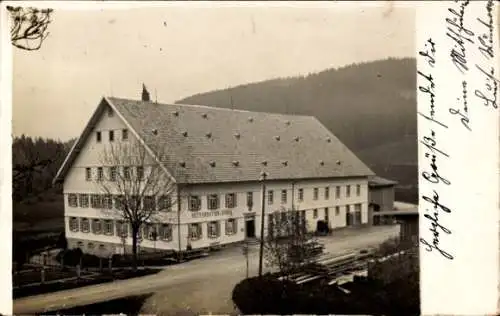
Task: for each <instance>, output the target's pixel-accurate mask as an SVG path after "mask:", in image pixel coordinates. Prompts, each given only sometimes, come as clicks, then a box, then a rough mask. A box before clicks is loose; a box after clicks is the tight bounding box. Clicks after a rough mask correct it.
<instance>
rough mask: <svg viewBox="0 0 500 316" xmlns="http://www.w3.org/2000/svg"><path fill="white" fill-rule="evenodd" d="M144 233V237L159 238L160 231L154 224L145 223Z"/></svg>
mask: <svg viewBox="0 0 500 316" xmlns="http://www.w3.org/2000/svg"><path fill="white" fill-rule="evenodd" d="M142 233H143V238H144V239H149V240H157V238H158V232H157V230H156V225H154V224H145V225H144V227H143V229H142Z"/></svg>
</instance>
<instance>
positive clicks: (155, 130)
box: [151, 128, 158, 136]
mask: <svg viewBox="0 0 500 316" xmlns="http://www.w3.org/2000/svg"><path fill="white" fill-rule="evenodd" d="M151 132H152V133H153V135H155V136H156V135H158V130H157V129H156V128H155V129H153V130H152V131H151Z"/></svg>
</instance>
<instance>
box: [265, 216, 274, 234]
mask: <svg viewBox="0 0 500 316" xmlns="http://www.w3.org/2000/svg"><path fill="white" fill-rule="evenodd" d="M273 215H274V214H269V215H268V216H267V229H268V234H269V235H271V236H273V235H274V216H273Z"/></svg>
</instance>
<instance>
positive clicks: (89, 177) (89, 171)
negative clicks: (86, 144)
mask: <svg viewBox="0 0 500 316" xmlns="http://www.w3.org/2000/svg"><path fill="white" fill-rule="evenodd" d="M85 180H86V181H90V180H92V169H90V168H85Z"/></svg>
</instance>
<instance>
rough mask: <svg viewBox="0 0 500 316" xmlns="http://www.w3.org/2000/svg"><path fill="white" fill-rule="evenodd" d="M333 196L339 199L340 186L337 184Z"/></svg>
mask: <svg viewBox="0 0 500 316" xmlns="http://www.w3.org/2000/svg"><path fill="white" fill-rule="evenodd" d="M335 198H336V199H340V187H339V186H336V187H335Z"/></svg>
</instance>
